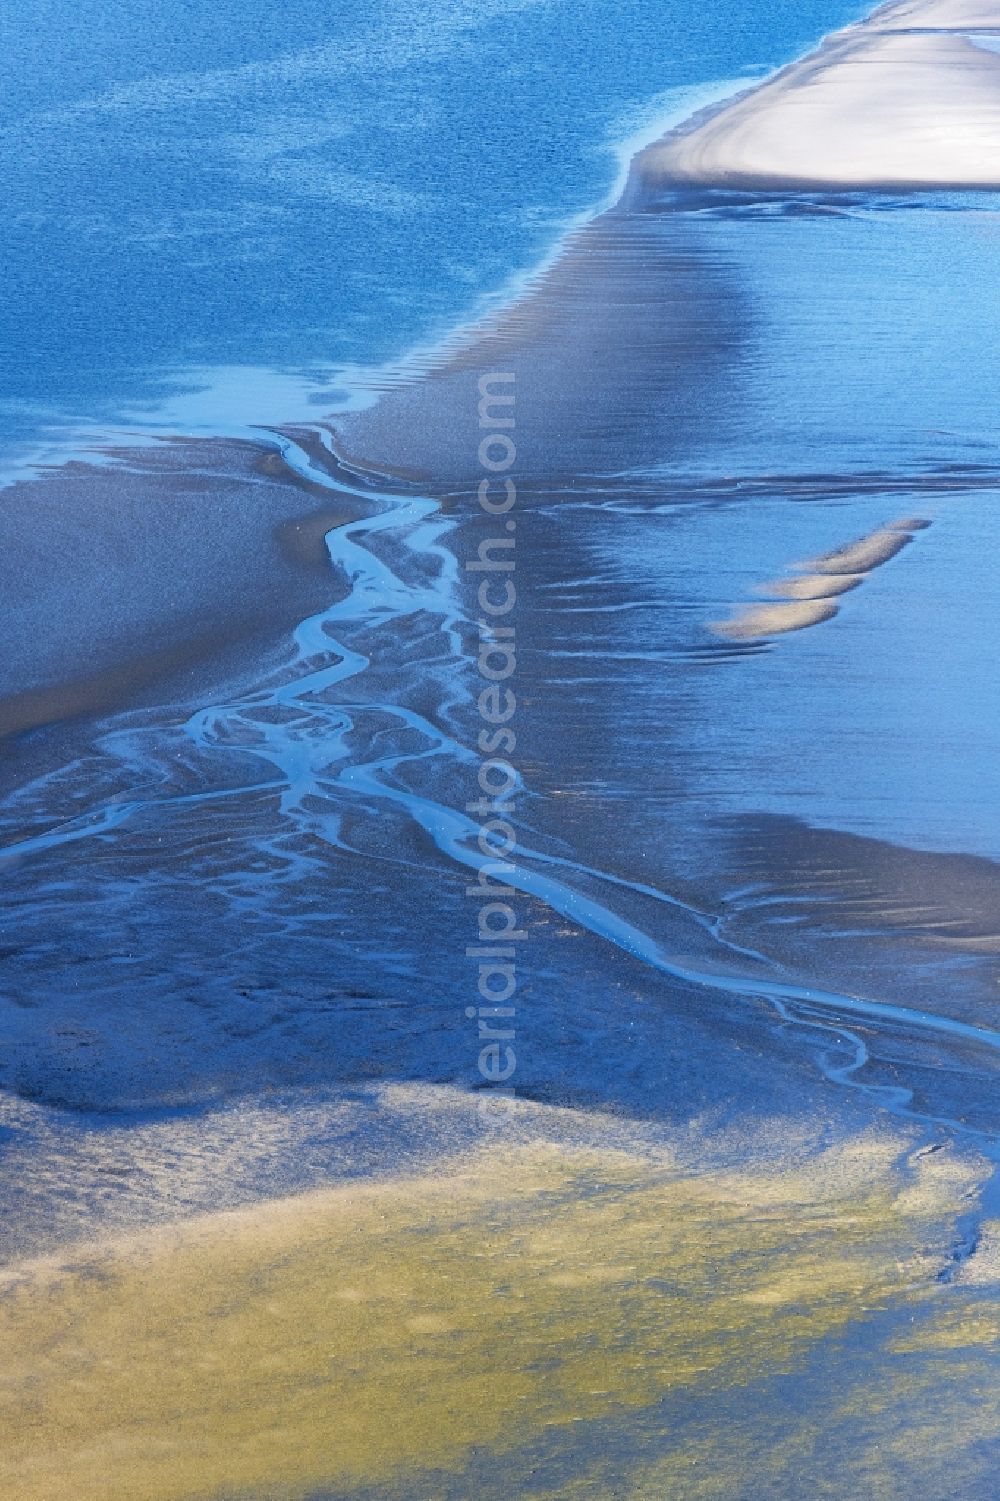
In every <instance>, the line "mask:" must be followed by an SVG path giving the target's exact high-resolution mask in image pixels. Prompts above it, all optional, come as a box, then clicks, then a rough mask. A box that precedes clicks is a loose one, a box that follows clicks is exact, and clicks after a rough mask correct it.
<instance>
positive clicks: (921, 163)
mask: <svg viewBox="0 0 1000 1501" xmlns="http://www.w3.org/2000/svg"><path fill="white" fill-rule="evenodd" d="M921 27H934V28H940V29H937V30H932V31H921V30H919V29H913V30H911V29H910V28H921ZM989 27H1000V0H997V3H978V4H972V3H968V0H960V3H954V0H934V3H931V4H928V5H921V4H919V3H915V4H909V5H902V6H886V7H884V8H882V9H880V10H878V11H876V12H875V13H874V15H873V16H871V17H870V18H869V19H868V20H867V21H863V22H860V23H859V24H857V25H855V26H849V27H847V28H846V29H845V30H843V31H839V32H834V33H833V34H832V35H831V36H829V37H827V38H826V40H825V41H824V42H823V44H822V46H821V47H820V48H819V49H818V51H816V52H814V53H812V54H810V55H809V56H807V57H805V58H803V59H801V60H800V61H798V62H796V63H793V64H791V66H790V67H787V68H785V69H783V70H782V71H781V72H780V73H778V74H777V75H776V76H775V77H774V78H773V79H771V80H769V81H768V82H767V83H765V84H763V85H762V86H761V87H760V88H758V89H755V90H753V91H751V92H749V93H747V94H745V95H743V96H742V97H740V98H738V99H736V100H734V101H733V102H732V103H731V104H729V105H728V106H726V105H723V106H722V107H721V108H716V109H715V110H713V111H710V112H706V113H705V114H703V115H701V116H696V117H695V118H694V119H693V120H692V121H690V122H689V123H688V124H687V125H686V126H682V127H681V128H680V129H679V130H676V131H673V132H672V133H671V134H670V135H668V136H666V137H665V138H664V139H663V140H662V141H660V142H658V143H656V144H654V145H653V146H650V147H648V148H647V149H646V150H645V151H643V152H641V153H640V154H639V156H638V157H637V158H636V160H635V162H634V164H633V171H632V185H633V189H634V190H635V191H637V192H638V193H639V194H640V196H641V194H642V192H643V191H645V190H650V189H651V190H654V191H655V190H656V189H657V188H663V187H669V186H670V185H672V184H674V185H695V184H697V185H700V186H704V187H731V188H737V189H739V188H744V189H749V190H752V189H765V190H766V189H781V188H791V189H794V188H803V189H809V188H815V189H823V188H833V189H836V188H844V189H851V188H893V189H900V188H910V189H917V188H944V187H967V188H974V187H982V188H995V187H997V186H1000V56H997V55H996V54H995V53H992V52H990V51H987V50H985V49H983V48H981V47H977V46H976V45H975V44H974V42H973V41H972V40H970V38H969V37H968V36H966V35H965V34H964V31H965V30H969V29H975V28H989Z"/></svg>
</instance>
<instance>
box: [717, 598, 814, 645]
mask: <svg viewBox="0 0 1000 1501" xmlns="http://www.w3.org/2000/svg"><path fill="white" fill-rule="evenodd" d="M836 613H837V606H836V605H835V604H834V603H833V601H832V600H831V599H804V600H791V601H789V603H788V604H781V605H755V606H754V607H753V609H751V610H744V611H742V612H741V613H740V614H739V615H737V616H736V618H735V619H734V620H720V621H718V622H717V623H716V624H715V625H713V627H712V629H713V631H714V632H715V634H716V635H717V636H724V637H726V638H727V640H729V641H759V640H760V639H761V638H762V637H763V636H781V635H783V634H784V633H785V632H786V631H803V630H805V628H806V627H807V626H810V625H818V624H819V622H820V621H821V620H831V619H832V618H833V616H834V615H836Z"/></svg>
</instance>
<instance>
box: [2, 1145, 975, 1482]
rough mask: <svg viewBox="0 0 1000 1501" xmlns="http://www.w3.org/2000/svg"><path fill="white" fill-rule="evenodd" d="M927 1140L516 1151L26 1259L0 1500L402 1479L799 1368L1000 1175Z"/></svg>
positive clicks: (943, 1247) (5, 1329)
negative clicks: (752, 1148) (759, 1150)
mask: <svg viewBox="0 0 1000 1501" xmlns="http://www.w3.org/2000/svg"><path fill="white" fill-rule="evenodd" d="M686 1145H687V1148H688V1149H689V1148H690V1141H689V1139H688V1140H687V1141H686ZM905 1150H906V1141H905V1139H904V1138H902V1137H901V1136H892V1137H887V1136H875V1135H871V1136H862V1137H858V1138H855V1139H854V1140H852V1141H850V1142H848V1143H846V1144H845V1145H842V1146H841V1147H838V1148H836V1149H831V1150H828V1151H826V1152H824V1153H821V1154H817V1155H815V1156H814V1157H813V1158H812V1159H811V1160H807V1161H805V1162H803V1161H802V1160H801V1154H799V1155H798V1156H795V1157H793V1158H786V1159H785V1160H783V1161H782V1160H778V1161H774V1162H773V1163H771V1164H769V1165H764V1166H762V1165H759V1164H755V1165H754V1166H753V1168H752V1169H751V1170H747V1171H739V1170H737V1169H735V1168H727V1167H720V1166H713V1167H712V1168H711V1169H708V1170H706V1171H703V1172H697V1171H694V1170H692V1168H691V1167H690V1166H689V1165H684V1164H683V1163H682V1162H681V1161H680V1160H679V1159H674V1158H672V1157H671V1156H670V1155H669V1153H667V1152H665V1151H659V1150H657V1151H650V1150H646V1149H642V1150H637V1151H635V1152H629V1151H624V1150H614V1151H612V1150H606V1151H604V1150H602V1151H597V1150H592V1149H586V1150H583V1149H578V1148H571V1147H563V1146H560V1145H557V1144H553V1143H551V1142H546V1143H541V1144H538V1145H535V1146H531V1145H521V1146H517V1147H511V1148H506V1149H505V1148H503V1147H502V1146H500V1145H495V1146H494V1148H493V1149H492V1150H489V1151H484V1152H483V1153H482V1155H478V1156H475V1157H473V1158H471V1159H466V1160H464V1161H462V1162H460V1163H459V1162H456V1163H452V1164H446V1165H445V1166H444V1167H442V1168H441V1169H440V1170H439V1171H438V1172H436V1173H434V1174H428V1175H426V1176H423V1177H419V1178H410V1179H407V1180H397V1181H390V1182H378V1183H368V1184H365V1185H362V1186H349V1187H339V1188H336V1189H330V1190H325V1191H322V1192H314V1193H310V1194H306V1195H302V1196H299V1197H296V1198H292V1199H287V1200H282V1201H278V1202H271V1203H269V1204H267V1205H264V1206H258V1207H256V1208H253V1209H247V1210H239V1211H234V1212H226V1213H220V1214H217V1215H211V1216H204V1217H201V1218H199V1219H197V1220H194V1221H189V1222H186V1223H184V1224H182V1225H179V1226H175V1227H172V1228H170V1229H168V1230H162V1229H161V1230H157V1231H155V1232H148V1233H143V1234H141V1235H136V1236H134V1237H132V1238H130V1239H121V1240H118V1241H115V1242H109V1243H106V1244H103V1245H98V1246H90V1247H87V1248H85V1249H83V1250H80V1249H78V1250H76V1251H75V1252H74V1253H73V1257H72V1260H69V1259H67V1258H64V1259H63V1260H62V1261H61V1262H59V1263H57V1262H55V1261H52V1260H50V1261H45V1262H35V1263H30V1264H29V1263H25V1264H22V1265H20V1266H17V1267H14V1268H12V1269H10V1272H9V1275H8V1279H7V1282H6V1284H5V1286H4V1288H3V1293H2V1301H0V1340H2V1347H3V1350H4V1352H5V1353H4V1360H3V1363H2V1368H0V1432H2V1434H3V1439H2V1441H0V1497H3V1498H4V1501H8V1498H9V1501H14V1498H15V1497H16V1498H17V1501H56V1498H58V1501H64V1498H65V1496H66V1495H67V1494H68V1493H71V1494H72V1495H73V1497H74V1501H105V1498H108V1497H111V1496H115V1497H117V1496H127V1497H128V1498H129V1501H182V1498H184V1501H193V1498H196V1497H198V1498H200V1497H206V1498H208V1497H219V1498H221V1497H224V1496H232V1495H234V1494H239V1495H248V1494H249V1495H253V1494H259V1495H265V1496H267V1497H268V1501H279V1498H292V1497H304V1496H306V1495H308V1494H309V1493H310V1492H311V1491H315V1490H317V1489H318V1488H320V1487H321V1486H324V1485H326V1486H337V1487H340V1488H342V1489H343V1488H350V1487H351V1486H354V1485H365V1484H368V1485H372V1484H379V1483H384V1484H390V1483H396V1484H398V1483H400V1482H403V1481H405V1479H406V1477H407V1476H408V1475H410V1476H416V1475H417V1474H419V1473H420V1472H422V1471H427V1470H429V1469H433V1468H438V1469H441V1468H452V1469H461V1468H462V1467H463V1466H464V1465H465V1463H466V1462H467V1461H468V1460H469V1458H470V1456H471V1455H472V1454H473V1453H474V1452H481V1451H482V1450H484V1449H488V1450H493V1451H495V1452H498V1453H499V1452H503V1451H505V1450H510V1449H512V1448H514V1447H516V1446H518V1445H520V1444H522V1443H525V1442H529V1441H531V1440H532V1439H533V1438H535V1437H536V1436H537V1435H539V1434H540V1433H542V1432H543V1431H549V1430H552V1429H553V1428H555V1429H559V1428H560V1427H562V1426H564V1425H566V1426H568V1425H571V1424H574V1423H579V1422H581V1421H597V1420H601V1419H607V1418H608V1417H609V1416H612V1415H616V1414H620V1413H622V1412H623V1411H633V1412H634V1411H638V1410H640V1409H643V1408H647V1407H650V1406H651V1405H652V1404H654V1403H656V1402H658V1401H659V1400H661V1399H662V1398H663V1397H664V1396H665V1395H666V1394H668V1393H670V1392H678V1391H680V1392H683V1391H689V1392H697V1391H699V1390H701V1389H706V1390H708V1389H711V1390H713V1391H718V1390H719V1389H733V1390H738V1389H740V1388H742V1387H744V1386H746V1385H747V1384H748V1383H752V1382H755V1381H758V1380H761V1379H764V1378H766V1377H768V1376H769V1375H773V1374H775V1373H780V1372H782V1371H789V1370H794V1369H795V1368H796V1365H797V1362H799V1361H800V1360H802V1359H804V1358H805V1357H806V1356H807V1354H808V1352H809V1351H810V1350H812V1349H814V1348H815V1347H816V1345H817V1343H818V1342H819V1341H822V1340H823V1339H824V1338H825V1337H826V1336H828V1335H830V1334H831V1333H834V1332H837V1331H840V1330H843V1329H844V1328H845V1327H846V1326H848V1325H849V1324H851V1323H852V1322H854V1321H857V1320H861V1319H865V1318H867V1317H869V1316H870V1315H871V1313H872V1311H873V1310H877V1309H878V1308H880V1307H884V1306H885V1305H886V1303H887V1302H888V1301H889V1300H891V1299H893V1298H895V1297H898V1296H899V1295H900V1294H904V1293H907V1292H908V1291H909V1290H911V1289H914V1288H919V1287H921V1286H926V1285H927V1283H928V1282H929V1280H930V1279H931V1278H932V1277H933V1275H934V1273H935V1272H936V1270H937V1269H938V1268H939V1266H940V1265H941V1264H942V1262H943V1259H944V1257H945V1256H946V1253H947V1248H948V1245H949V1241H950V1234H951V1229H952V1222H953V1217H954V1215H955V1214H956V1213H957V1212H958V1211H959V1209H960V1208H961V1206H962V1205H963V1203H964V1201H965V1199H966V1198H967V1196H968V1194H969V1192H970V1191H971V1190H972V1189H973V1188H974V1186H975V1181H976V1175H977V1169H976V1167H975V1166H972V1165H969V1164H968V1163H967V1162H966V1161H964V1160H963V1159H961V1158H959V1157H958V1155H957V1154H952V1153H949V1152H942V1153H937V1154H934V1155H932V1156H914V1157H911V1158H909V1159H906V1160H901V1153H905Z"/></svg>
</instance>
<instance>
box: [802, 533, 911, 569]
mask: <svg viewBox="0 0 1000 1501" xmlns="http://www.w3.org/2000/svg"><path fill="white" fill-rule="evenodd" d="M909 540H910V538H909V535H908V534H907V533H906V532H904V531H899V530H897V529H896V528H895V527H885V528H884V529H883V530H881V531H877V532H870V533H869V535H868V536H867V537H861V538H859V540H858V541H857V542H851V543H850V544H849V545H848V546H847V547H838V549H837V550H836V552H828V553H826V554H825V555H824V556H823V557H821V558H816V560H815V562H814V563H813V564H812V566H813V567H814V568H815V569H816V571H817V572H818V573H838V574H844V573H846V574H852V575H856V574H859V573H871V571H872V569H873V568H881V566H882V564H883V563H888V561H889V559H890V558H894V557H895V556H896V554H897V553H898V552H902V550H903V548H904V547H905V546H906V545H907V543H908V542H909Z"/></svg>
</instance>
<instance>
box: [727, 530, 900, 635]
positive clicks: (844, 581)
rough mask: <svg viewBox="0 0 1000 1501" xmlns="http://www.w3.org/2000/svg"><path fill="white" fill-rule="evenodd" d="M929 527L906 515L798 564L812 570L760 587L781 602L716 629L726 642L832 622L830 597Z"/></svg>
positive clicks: (859, 581)
mask: <svg viewBox="0 0 1000 1501" xmlns="http://www.w3.org/2000/svg"><path fill="white" fill-rule="evenodd" d="M929 525H930V523H929V522H927V521H924V520H922V519H921V518H920V517H917V516H905V517H903V518H902V520H900V521H893V522H890V524H889V525H888V526H884V527H879V528H878V530H877V531H874V532H869V533H868V535H867V536H865V537H859V538H858V540H857V541H856V542H849V543H847V544H846V545H845V546H844V547H838V548H836V549H835V550H834V551H833V552H828V553H824V554H823V556H822V557H819V558H811V559H810V560H809V561H808V562H806V563H798V564H796V565H795V566H796V567H797V568H801V569H808V572H805V573H803V574H802V575H801V576H800V577H798V578H791V579H778V580H777V581H775V582H773V583H770V584H762V585H761V586H760V587H759V588H758V589H757V590H756V592H757V593H758V594H765V595H770V596H771V597H772V599H773V598H775V597H776V598H777V599H778V600H779V601H780V603H770V604H763V605H753V606H751V607H750V608H749V609H744V610H741V611H740V612H739V614H737V615H735V616H734V617H733V618H732V619H731V620H723V621H718V622H716V624H714V625H713V626H712V629H713V631H714V632H715V633H716V635H717V636H723V637H724V638H725V639H726V640H727V641H759V640H761V639H762V638H763V637H765V636H779V635H783V634H785V633H787V632H788V631H802V630H805V629H806V627H807V626H810V625H818V624H819V623H820V621H823V620H830V619H832V618H833V616H834V615H836V613H837V611H838V609H839V606H838V605H836V604H835V603H834V601H833V598H832V596H835V595H840V594H845V593H847V591H848V590H849V589H856V588H857V587H858V585H859V584H862V583H863V582H864V581H865V579H866V578H867V577H868V575H869V574H870V573H872V572H873V571H874V570H875V569H876V568H881V567H882V564H883V563H888V561H889V559H890V558H894V557H895V556H896V554H897V553H899V552H901V551H902V550H903V548H904V547H905V546H906V545H907V543H908V542H909V541H910V539H911V537H912V534H913V533H914V532H916V531H922V530H923V529H924V527H926V526H929Z"/></svg>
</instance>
